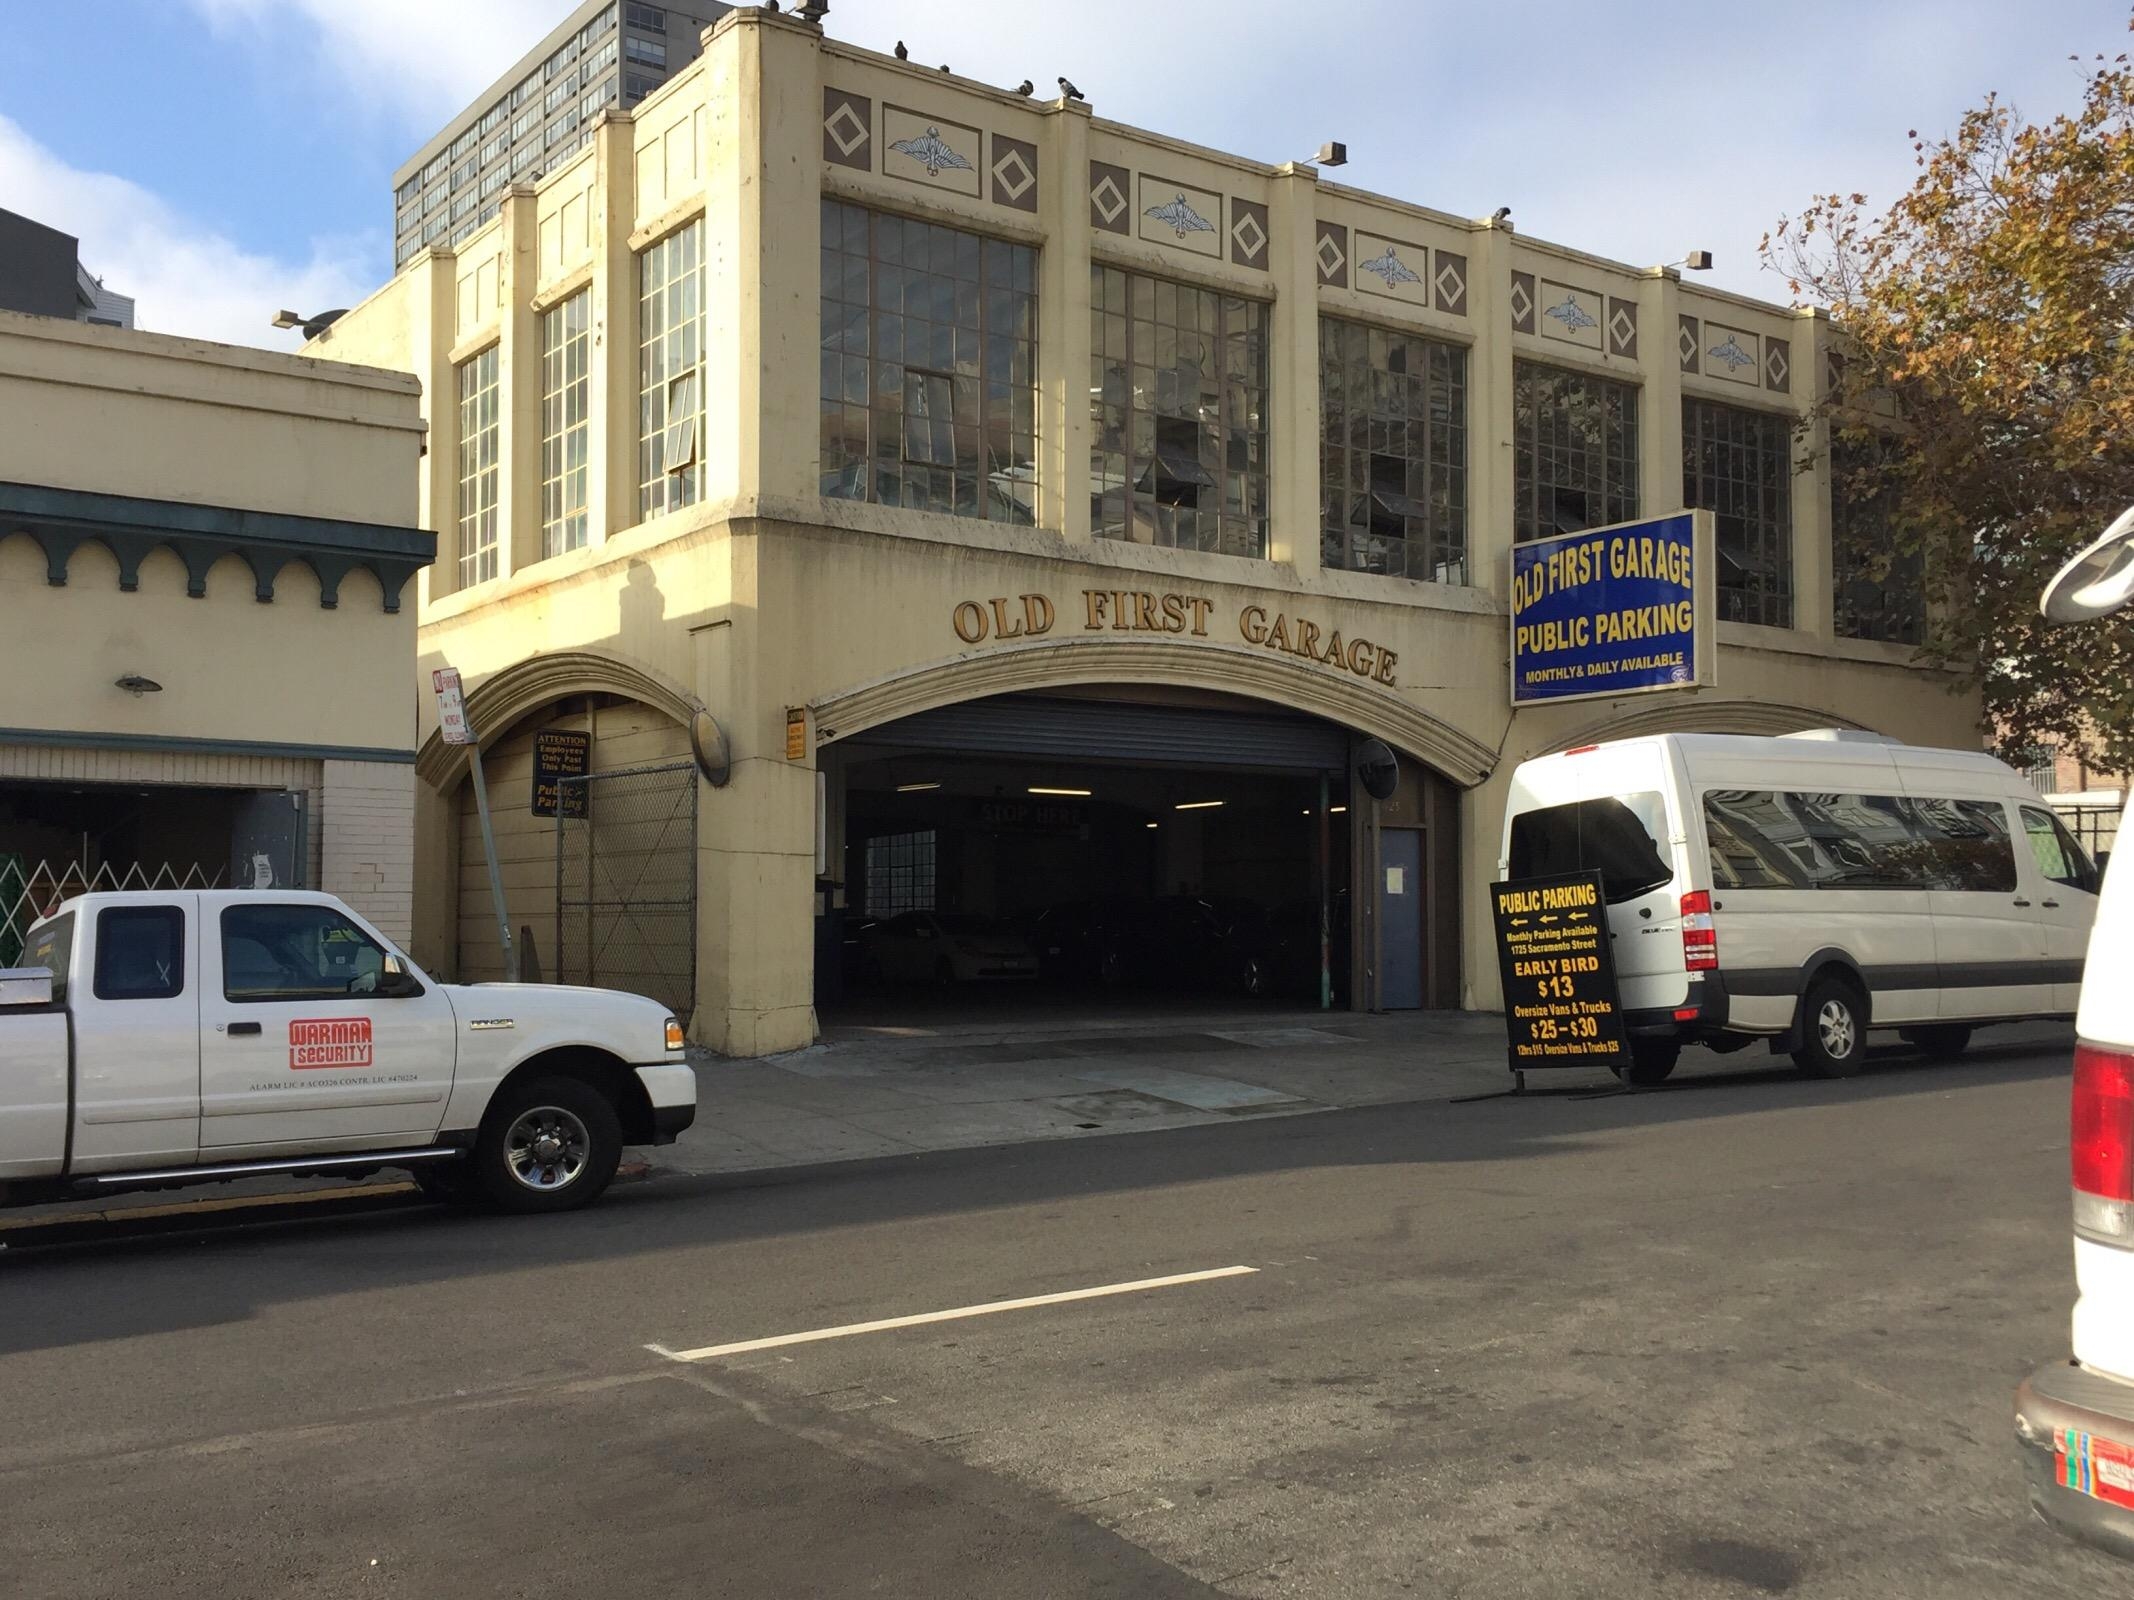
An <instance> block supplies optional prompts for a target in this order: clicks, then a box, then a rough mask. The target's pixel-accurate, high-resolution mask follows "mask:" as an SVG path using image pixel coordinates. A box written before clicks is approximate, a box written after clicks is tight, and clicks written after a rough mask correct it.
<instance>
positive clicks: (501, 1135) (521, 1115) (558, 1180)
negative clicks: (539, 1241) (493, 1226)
mask: <svg viewBox="0 0 2134 1600" xmlns="http://www.w3.org/2000/svg"><path fill="white" fill-rule="evenodd" d="M621 1162H622V1124H621V1122H619V1121H618V1120H617V1119H616V1116H615V1108H614V1107H613V1106H611V1105H610V1104H608V1100H607V1096H605V1095H603V1094H602V1093H600V1091H599V1090H597V1089H595V1088H593V1087H591V1086H590V1085H589V1084H585V1083H581V1082H580V1081H579V1080H578V1079H576V1078H540V1079H537V1080H535V1081H534V1082H532V1083H524V1084H516V1085H513V1086H512V1087H511V1088H509V1089H507V1090H506V1091H505V1092H504V1093H503V1095H501V1096H500V1097H499V1099H498V1102H497V1104H495V1105H494V1106H492V1107H490V1110H489V1115H488V1116H487V1117H485V1118H483V1120H482V1131H481V1136H480V1138H478V1139H477V1140H476V1141H475V1146H474V1176H475V1179H476V1181H477V1182H479V1183H480V1185H481V1188H482V1192H483V1193H484V1194H485V1195H487V1196H488V1198H489V1199H490V1201H491V1202H492V1203H494V1204H495V1205H497V1206H499V1207H500V1208H502V1209H503V1210H505V1211H518V1212H535V1211H574V1210H576V1209H577V1208H578V1207H579V1206H582V1205H590V1204H591V1203H592V1202H593V1201H595V1200H597V1199H598V1198H600V1192H601V1191H602V1190H603V1189H605V1188H606V1187H607V1186H608V1182H609V1180H610V1179H612V1178H613V1177H614V1176H615V1169H616V1167H617V1166H619V1165H620V1164H621Z"/></svg>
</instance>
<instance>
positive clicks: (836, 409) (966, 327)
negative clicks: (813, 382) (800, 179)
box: [821, 200, 1037, 523]
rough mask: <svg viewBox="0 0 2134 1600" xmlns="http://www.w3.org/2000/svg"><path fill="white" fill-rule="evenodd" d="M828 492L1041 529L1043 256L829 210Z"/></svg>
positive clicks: (880, 216) (825, 298)
mask: <svg viewBox="0 0 2134 1600" xmlns="http://www.w3.org/2000/svg"><path fill="white" fill-rule="evenodd" d="M821 399H822V470H821V485H822V493H823V494H824V495H825V496H826V497H828V498H831V499H839V500H873V501H877V502H879V503H880V504H883V505H902V506H913V507H916V508H918V509H920V510H923V511H941V512H946V513H948V514H950V515H952V516H958V517H981V518H984V519H986V520H988V521H993V522H1020V523H1032V522H1035V521H1036V520H1037V252H1036V251H1035V250H1033V249H1032V248H1030V246H1028V245H1020V244H1009V243H1007V242H1005V241H1003V240H1000V239H987V238H984V237H982V236H980V235H978V234H975V233H966V232H964V231H963V230H962V229H960V228H944V227H941V226H940V225H938V224H935V223H927V222H918V221H914V220H912V219H910V218H907V217H896V216H890V215H888V214H887V213H885V212H880V211H869V210H867V209H865V208H864V207H861V206H852V205H844V204H841V203H839V202H837V201H834V200H826V201H824V202H823V208H822V389H821Z"/></svg>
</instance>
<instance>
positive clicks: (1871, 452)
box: [1830, 440, 1926, 644]
mask: <svg viewBox="0 0 2134 1600" xmlns="http://www.w3.org/2000/svg"><path fill="white" fill-rule="evenodd" d="M1885 455H1886V450H1885V447H1883V446H1882V445H1880V444H1877V443H1846V442H1841V441H1838V440H1833V441H1832V443H1831V447H1830V568H1831V620H1832V622H1833V624H1834V625H1835V627H1836V630H1837V634H1838V637H1840V638H1842V639H1881V640H1884V641H1886V642H1888V643H1891V644H1917V643H1919V641H1920V639H1921V637H1922V636H1923V635H1924V634H1925V632H1926V588H1925V574H1924V571H1923V568H1922V566H1921V563H1920V560H1919V557H1918V555H1917V553H1916V552H1914V553H1909V554H1907V553H1904V552H1900V551H1899V550H1898V549H1897V547H1896V540H1895V537H1894V534H1893V531H1892V529H1891V527H1890V502H1891V500H1892V499H1893V498H1894V496H1893V492H1892V488H1891V480H1890V479H1889V478H1888V477H1887V476H1886V473H1887V467H1886V464H1885Z"/></svg>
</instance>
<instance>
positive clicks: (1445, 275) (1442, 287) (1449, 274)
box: [1435, 262, 1467, 301]
mask: <svg viewBox="0 0 2134 1600" xmlns="http://www.w3.org/2000/svg"><path fill="white" fill-rule="evenodd" d="M1435 281H1436V283H1437V292H1438V299H1439V300H1440V301H1456V300H1458V299H1459V298H1460V296H1461V295H1463V294H1465V293H1466V292H1467V284H1466V282H1465V281H1464V280H1463V279H1462V278H1461V277H1460V275H1459V273H1457V272H1455V271H1454V270H1453V269H1452V263H1450V262H1447V263H1445V265H1443V266H1441V267H1439V268H1438V269H1437V278H1436V280H1435Z"/></svg>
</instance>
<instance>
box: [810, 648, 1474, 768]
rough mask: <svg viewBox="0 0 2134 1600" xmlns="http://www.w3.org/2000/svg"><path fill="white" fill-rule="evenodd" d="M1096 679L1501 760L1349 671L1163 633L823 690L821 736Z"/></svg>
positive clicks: (1444, 753) (1461, 760)
mask: <svg viewBox="0 0 2134 1600" xmlns="http://www.w3.org/2000/svg"><path fill="white" fill-rule="evenodd" d="M1095 683H1143V684H1161V685H1166V686H1176V687H1179V688H1190V689H1210V690H1215V691H1217V692H1220V693H1223V694H1235V695H1244V696H1247V697H1249V698H1251V699H1254V700H1265V701H1269V702H1271V703H1273V704H1275V705H1280V706H1287V707H1290V708H1292V709H1294V710H1297V711H1307V712H1310V713H1311V714H1312V715H1313V716H1318V717H1324V718H1326V719H1327V720H1328V721H1329V722H1338V723H1341V724H1342V725H1343V726H1345V727H1350V728H1354V729H1356V730H1358V731H1359V732H1362V733H1367V734H1370V735H1372V736H1373V737H1375V738H1379V739H1383V740H1385V742H1386V743H1387V744H1389V745H1392V746H1393V747H1394V748H1395V749H1399V750H1405V751H1406V752H1407V753H1408V754H1409V755H1411V756H1413V757H1415V758H1416V759H1417V760H1418V761H1422V762H1426V763H1428V764H1429V765H1430V766H1432V767H1434V768H1436V769H1437V770H1438V771H1439V772H1442V773H1443V774H1444V775H1445V776H1446V777H1448V778H1450V779H1451V780H1452V781H1453V782H1455V783H1458V784H1463V785H1466V786H1469V787H1472V786H1473V785H1475V784H1478V783H1480V782H1481V781H1482V780H1483V779H1484V778H1486V777H1488V776H1489V772H1490V769H1491V768H1492V767H1493V766H1495V765H1496V759H1497V757H1496V752H1495V751H1494V750H1492V749H1491V748H1490V747H1489V746H1488V745H1486V744H1483V743H1482V742H1481V741H1480V740H1478V739H1474V738H1470V737H1469V736H1468V735H1467V734H1464V733H1462V732H1461V731H1460V730H1459V729H1457V728H1455V727H1453V726H1452V725H1451V724H1450V723H1447V722H1444V721H1441V720H1440V719H1438V718H1436V717H1433V716H1432V715H1430V713H1429V712H1427V711H1424V710H1421V709H1420V708H1418V707H1416V706H1413V705H1411V704H1409V703H1408V702H1407V701H1406V700H1403V699H1401V698H1400V697H1399V696H1398V695H1393V694H1388V693H1386V692H1385V691H1383V690H1380V689H1376V688H1372V687H1369V686H1367V685H1365V684H1363V683H1361V682H1360V681H1358V680H1357V679H1355V678H1353V677H1351V676H1349V675H1348V674H1347V673H1336V672H1331V671H1326V670H1322V669H1318V668H1314V667H1307V666H1302V665H1299V664H1298V663H1297V662H1295V661H1293V660H1290V659H1288V658H1285V657H1280V656H1277V655H1275V654H1273V653H1271V652H1269V651H1265V650H1248V649H1245V648H1243V647H1242V646H1238V645H1225V644H1184V643H1181V642H1177V641H1173V640H1159V639H1073V640H1065V641H1053V642H1045V643H1037V644H1027V645H1009V646H1006V647H1004V648H1002V649H998V650H992V651H988V652H986V653H985V654H983V655H972V656H956V657H952V658H950V659H948V660H945V661H935V662H931V663H929V664H928V665H926V666H923V667H915V668H913V669H911V670H910V671H907V672H900V673H897V674H895V675H894V676H891V677H887V678H878V679H876V680H875V681H873V682H872V683H865V684H861V685H860V686H859V687H858V688H855V689H849V690H846V691H845V692H843V693H842V694H834V695H827V696H824V697H823V698H821V699H819V700H816V701H814V702H813V703H812V704H811V705H810V707H809V709H810V711H812V712H813V714H814V719H815V732H816V737H817V738H818V739H821V740H825V741H828V740H834V739H847V738H850V737H851V736H852V735H854V734H856V733H863V732H865V731H866V730H867V729H869V728H873V727H878V726H880V725H881V724H883V723H885V722H894V721H896V720H897V719H898V718H899V717H908V716H912V715H914V714H915V713H917V712H921V711H931V710H933V709H934V708H935V707H936V706H946V705H954V704H956V703H957V702H958V701H962V700H976V699H980V698H983V697H984V696H986V695H996V694H1013V693H1015V692H1017V691H1018V690H1029V689H1058V688H1071V687H1073V686H1074V685H1077V684H1095Z"/></svg>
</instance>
